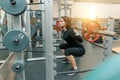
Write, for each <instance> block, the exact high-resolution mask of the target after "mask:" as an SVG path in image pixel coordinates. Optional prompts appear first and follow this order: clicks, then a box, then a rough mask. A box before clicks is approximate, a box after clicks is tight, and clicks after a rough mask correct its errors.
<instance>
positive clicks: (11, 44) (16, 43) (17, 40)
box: [3, 30, 29, 52]
mask: <svg viewBox="0 0 120 80" xmlns="http://www.w3.org/2000/svg"><path fill="white" fill-rule="evenodd" d="M3 43H4V45H5V47H6V48H7V49H8V50H10V51H14V52H17V51H22V50H23V49H25V48H26V47H27V45H28V43H29V39H28V37H27V35H26V34H25V33H24V32H23V31H20V30H12V31H9V32H7V33H6V34H5V36H4V38H3Z"/></svg>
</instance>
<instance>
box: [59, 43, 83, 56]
mask: <svg viewBox="0 0 120 80" xmlns="http://www.w3.org/2000/svg"><path fill="white" fill-rule="evenodd" d="M59 47H60V49H64V50H65V56H70V55H73V56H75V57H81V56H83V55H84V54H85V48H84V46H83V45H82V44H77V45H75V46H70V45H68V44H67V43H62V44H60V46H59Z"/></svg>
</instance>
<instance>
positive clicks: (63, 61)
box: [62, 58, 70, 63]
mask: <svg viewBox="0 0 120 80" xmlns="http://www.w3.org/2000/svg"><path fill="white" fill-rule="evenodd" d="M62 63H70V62H69V61H68V60H67V59H66V58H65V59H62Z"/></svg>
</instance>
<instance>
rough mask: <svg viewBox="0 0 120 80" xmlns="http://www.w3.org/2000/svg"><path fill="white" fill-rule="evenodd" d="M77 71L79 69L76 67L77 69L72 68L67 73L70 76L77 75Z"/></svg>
mask: <svg viewBox="0 0 120 80" xmlns="http://www.w3.org/2000/svg"><path fill="white" fill-rule="evenodd" d="M75 71H77V69H76V70H72V71H71V72H70V73H67V75H68V76H72V75H75V74H76V72H75Z"/></svg>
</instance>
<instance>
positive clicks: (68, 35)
mask: <svg viewBox="0 0 120 80" xmlns="http://www.w3.org/2000/svg"><path fill="white" fill-rule="evenodd" d="M63 39H64V40H65V41H66V43H62V44H60V46H59V47H60V49H65V56H70V55H73V56H75V57H81V56H83V55H84V54H85V48H84V46H83V45H82V44H81V43H80V42H79V41H78V40H77V39H76V36H75V32H74V30H73V29H72V28H69V29H67V30H66V31H65V32H63Z"/></svg>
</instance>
